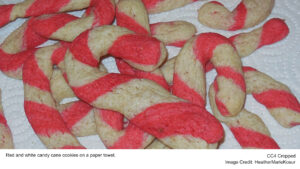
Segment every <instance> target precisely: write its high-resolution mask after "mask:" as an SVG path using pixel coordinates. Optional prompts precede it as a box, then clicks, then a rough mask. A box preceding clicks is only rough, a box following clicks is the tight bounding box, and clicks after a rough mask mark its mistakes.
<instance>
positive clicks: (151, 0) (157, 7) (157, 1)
mask: <svg viewBox="0 0 300 169" xmlns="http://www.w3.org/2000/svg"><path fill="white" fill-rule="evenodd" d="M142 1H143V3H144V4H145V6H146V8H147V11H148V13H149V14H154V13H161V12H165V11H169V10H172V9H176V8H179V7H182V6H185V5H187V4H190V3H193V2H196V1H198V0H142Z"/></svg>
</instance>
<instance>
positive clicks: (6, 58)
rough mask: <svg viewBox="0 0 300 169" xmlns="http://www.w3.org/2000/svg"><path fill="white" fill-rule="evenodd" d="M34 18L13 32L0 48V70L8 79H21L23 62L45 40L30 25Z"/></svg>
mask: <svg viewBox="0 0 300 169" xmlns="http://www.w3.org/2000/svg"><path fill="white" fill-rule="evenodd" d="M34 21H35V18H30V19H29V20H28V21H26V22H25V23H23V24H22V25H21V26H20V27H19V28H18V29H16V30H15V31H13V32H12V33H11V34H10V35H9V36H8V37H7V38H6V39H5V40H4V42H3V43H2V44H1V46H0V70H1V71H2V72H3V73H4V74H6V75H7V76H9V77H13V78H16V79H21V78H22V66H23V64H24V61H25V60H26V59H27V58H28V57H29V56H30V55H32V54H33V53H34V52H35V49H34V48H35V47H36V46H38V45H41V44H42V43H44V42H46V41H47V39H46V38H43V37H41V36H39V35H38V34H36V33H35V32H34V31H33V29H32V25H33V23H34Z"/></svg>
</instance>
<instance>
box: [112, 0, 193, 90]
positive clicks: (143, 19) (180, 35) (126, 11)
mask: <svg viewBox="0 0 300 169" xmlns="http://www.w3.org/2000/svg"><path fill="white" fill-rule="evenodd" d="M116 20H117V24H118V25H119V26H122V27H125V28H127V29H130V30H132V31H134V32H136V33H138V34H144V35H150V34H151V35H152V36H153V37H155V38H157V39H159V40H161V41H162V42H164V43H165V44H167V45H175V46H183V44H184V43H185V41H186V40H188V39H189V38H191V37H192V36H193V35H194V34H195V33H196V28H195V27H194V25H192V24H190V23H188V22H183V21H174V22H160V23H156V24H152V25H150V27H149V19H148V14H147V11H146V9H145V7H144V4H143V3H142V1H141V0H121V1H119V2H118V3H117V12H116ZM150 31H151V32H150ZM116 63H117V66H118V69H119V71H120V72H121V73H122V74H128V75H133V76H136V77H139V78H146V79H150V80H153V81H155V82H157V83H158V84H160V85H162V86H163V87H164V88H165V89H167V90H169V86H168V85H167V83H166V81H165V79H164V77H163V75H162V73H161V70H160V69H156V70H154V71H152V72H144V71H141V70H136V69H134V68H132V67H130V66H129V65H128V64H127V63H126V62H124V61H122V60H119V59H117V60H116Z"/></svg>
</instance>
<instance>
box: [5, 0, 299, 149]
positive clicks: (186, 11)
mask: <svg viewBox="0 0 300 169" xmlns="http://www.w3.org/2000/svg"><path fill="white" fill-rule="evenodd" d="M20 1H22V0H0V5H2V4H8V3H15V2H20ZM220 2H222V3H224V4H225V6H227V7H228V8H230V9H233V8H234V7H235V6H236V5H237V4H238V3H239V2H240V0H220ZM203 3H204V2H196V3H193V4H190V5H187V6H185V7H183V8H179V9H175V10H172V11H169V12H165V13H161V14H155V15H151V16H150V22H151V23H155V22H158V21H173V20H186V21H188V22H191V23H193V24H194V25H195V26H196V27H197V30H198V33H203V32H217V33H220V34H222V35H225V36H230V35H233V34H236V33H238V32H241V31H236V32H227V31H217V30H214V29H210V28H207V27H205V26H203V25H201V24H200V23H199V22H198V21H197V9H199V8H200V6H201V5H203ZM299 9H300V2H299V0H277V1H276V4H275V7H274V10H273V12H272V14H271V15H270V16H269V18H268V19H270V18H274V17H279V18H282V19H284V20H285V21H286V23H287V24H288V26H289V28H290V34H289V36H288V37H287V38H286V39H284V40H283V41H281V42H279V43H276V44H274V45H271V46H267V47H263V48H262V49H260V50H258V51H256V52H255V53H253V54H252V55H250V56H249V57H246V58H244V59H243V64H244V65H248V66H252V67H254V68H256V69H258V70H260V71H262V72H265V73H267V74H268V75H270V76H272V77H273V78H274V79H276V80H278V81H281V82H282V83H285V84H286V85H287V86H289V87H290V89H291V90H292V92H293V93H294V94H295V96H296V97H297V98H298V99H299V98H300V66H299V65H300V48H299V47H298V46H299V44H300V32H299V31H297V29H299V27H300V20H299V17H300V12H299ZM73 14H75V15H79V14H81V12H73ZM24 21H25V19H18V20H16V21H15V22H12V23H10V24H8V25H6V26H5V27H2V28H0V43H2V41H3V40H4V39H5V38H6V37H7V36H8V35H9V33H10V32H12V31H13V30H14V29H15V28H17V27H18V26H20V25H21V24H22V23H23V22H24ZM262 24H263V23H262ZM262 24H260V25H258V26H256V27H255V28H257V27H259V26H261V25H262ZM252 29H254V28H251V29H248V30H244V32H245V31H247V32H248V31H250V30H252ZM48 44H50V43H49V42H48ZM168 50H169V55H170V57H173V56H175V55H176V54H177V53H178V51H179V48H175V47H168ZM104 64H105V65H106V66H107V68H108V69H109V71H110V72H117V69H116V66H115V63H114V60H113V59H112V58H108V59H105V60H104ZM215 75H216V74H215V72H210V73H208V74H207V78H208V80H207V83H208V85H209V84H210V83H211V82H212V80H213V79H214V77H215ZM0 88H1V89H2V91H3V96H2V97H3V98H2V99H3V106H4V113H5V116H6V118H7V121H8V124H9V126H10V127H11V130H12V133H13V138H14V143H15V147H16V148H25V149H31V148H32V149H33V148H35V149H37V148H45V146H44V145H43V144H42V143H41V142H40V140H39V139H38V137H37V136H36V135H35V133H34V132H33V130H32V128H31V126H30V124H29V123H28V121H27V119H26V116H25V113H24V108H23V101H24V98H23V97H24V93H23V84H22V81H19V80H14V79H11V78H8V77H6V76H5V75H4V74H2V73H1V72H0ZM207 109H208V110H209V111H211V109H210V107H209V104H208V106H207ZM246 109H248V110H249V111H251V112H253V113H256V114H258V115H259V116H260V117H261V118H262V120H263V121H264V122H265V124H266V125H267V126H268V128H269V130H270V132H271V134H272V137H273V138H274V139H275V140H276V141H277V143H278V144H279V146H280V147H281V148H286V149H287V148H289V149H290V148H297V149H299V148H300V126H297V127H294V128H292V129H285V128H283V127H281V126H280V125H279V124H278V123H277V122H276V121H275V120H274V119H273V118H272V116H271V115H270V114H269V113H268V111H267V110H266V109H265V108H264V107H263V106H262V105H260V104H259V103H257V102H256V101H255V100H254V99H253V97H252V96H247V102H246ZM224 129H225V133H226V136H225V141H224V143H222V145H221V146H220V148H224V149H225V148H227V149H228V148H240V146H239V144H238V143H237V142H236V140H235V139H234V137H233V135H232V134H231V132H230V131H229V129H228V128H227V127H226V126H225V125H224ZM79 140H80V142H81V143H82V144H83V145H84V146H86V147H87V148H105V147H104V145H103V144H102V142H101V140H100V139H99V138H98V136H89V137H82V138H79Z"/></svg>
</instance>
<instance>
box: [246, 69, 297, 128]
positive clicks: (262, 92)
mask: <svg viewBox="0 0 300 169" xmlns="http://www.w3.org/2000/svg"><path fill="white" fill-rule="evenodd" d="M243 70H244V72H245V80H246V84H247V85H246V86H247V93H249V94H252V95H253V97H254V98H255V99H256V100H257V101H258V102H259V103H261V104H263V105H264V106H265V107H266V108H267V109H268V111H269V112H270V113H271V115H272V116H273V117H274V118H275V120H276V121H278V123H279V124H280V125H282V126H283V127H286V128H291V127H293V126H296V125H300V104H299V102H298V100H297V98H296V97H295V96H294V95H293V94H292V93H291V91H290V89H289V88H288V87H287V86H286V85H284V84H282V83H280V82H278V81H276V80H274V79H273V78H271V77H270V76H268V75H266V74H264V73H262V72H259V71H257V70H256V69H253V68H251V67H244V68H243Z"/></svg>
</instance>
